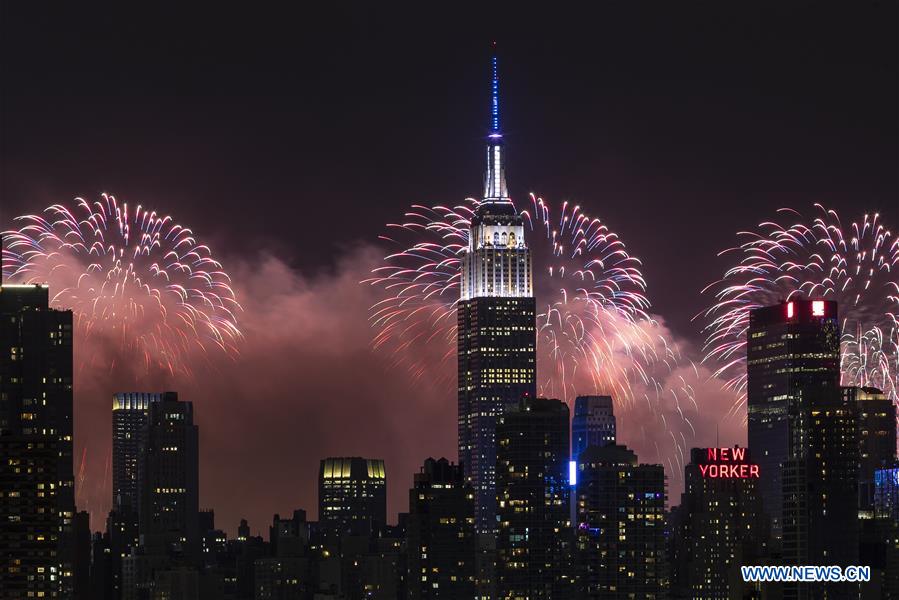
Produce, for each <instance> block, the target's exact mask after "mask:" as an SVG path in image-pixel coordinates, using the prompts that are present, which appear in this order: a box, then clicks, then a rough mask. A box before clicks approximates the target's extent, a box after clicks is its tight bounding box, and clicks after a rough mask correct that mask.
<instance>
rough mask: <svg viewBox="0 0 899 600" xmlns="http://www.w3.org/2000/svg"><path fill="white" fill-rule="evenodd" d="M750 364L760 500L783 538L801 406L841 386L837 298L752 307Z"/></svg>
mask: <svg viewBox="0 0 899 600" xmlns="http://www.w3.org/2000/svg"><path fill="white" fill-rule="evenodd" d="M746 365H747V402H748V407H749V415H748V421H749V448H750V449H751V450H752V455H753V459H754V460H755V461H756V462H757V463H758V464H759V467H760V469H761V471H762V472H763V473H765V474H766V475H765V476H764V477H763V478H762V479H761V481H760V491H761V496H762V504H763V507H764V510H765V513H766V514H767V515H768V516H769V517H770V518H771V522H772V523H771V527H772V530H771V531H772V535H773V536H774V537H775V538H777V539H780V537H781V536H782V525H783V501H784V494H783V468H784V464H785V463H786V462H787V460H788V459H789V458H790V444H791V440H793V441H795V442H796V443H797V444H798V443H800V440H801V439H802V429H801V427H802V421H801V419H800V416H801V414H802V410H803V409H804V408H805V407H806V406H807V404H808V402H809V401H810V399H812V398H814V397H816V396H819V395H821V394H824V393H826V394H830V393H832V392H831V391H830V390H833V389H834V388H835V387H836V386H838V385H839V375H840V371H839V366H840V327H839V322H838V320H837V304H836V302H833V301H826V300H798V299H796V300H790V301H788V302H784V303H781V304H777V305H774V306H767V307H763V308H758V309H755V310H752V311H751V312H750V315H749V329H748V331H747V340H746ZM791 430H793V431H792V433H794V434H795V435H792V436H791Z"/></svg>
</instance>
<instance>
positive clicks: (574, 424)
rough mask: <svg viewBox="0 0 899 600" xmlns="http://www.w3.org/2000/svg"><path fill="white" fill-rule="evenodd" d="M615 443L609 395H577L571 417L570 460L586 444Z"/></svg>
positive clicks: (585, 446)
mask: <svg viewBox="0 0 899 600" xmlns="http://www.w3.org/2000/svg"><path fill="white" fill-rule="evenodd" d="M614 443H615V413H614V411H613V408H612V397H611V396H578V397H577V398H576V399H575V401H574V417H572V419H571V460H573V461H577V457H578V455H580V453H581V452H583V451H584V450H586V449H587V447H588V446H607V445H609V444H614Z"/></svg>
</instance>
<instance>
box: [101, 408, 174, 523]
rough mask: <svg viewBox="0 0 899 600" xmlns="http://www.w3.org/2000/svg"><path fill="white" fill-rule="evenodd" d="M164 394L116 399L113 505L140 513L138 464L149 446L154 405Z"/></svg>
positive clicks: (113, 448) (113, 413) (113, 418)
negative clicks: (148, 438)
mask: <svg viewBox="0 0 899 600" xmlns="http://www.w3.org/2000/svg"><path fill="white" fill-rule="evenodd" d="M162 398H163V395H162V394H153V393H145V392H131V393H119V394H115V395H114V396H113V397H112V505H113V507H114V508H120V507H128V508H130V509H133V510H135V511H136V510H137V505H138V490H139V482H138V472H137V469H138V461H139V459H140V453H141V450H142V449H143V448H144V446H145V445H146V443H147V431H148V425H149V420H148V419H149V414H150V404H151V403H153V402H159V401H160V400H162Z"/></svg>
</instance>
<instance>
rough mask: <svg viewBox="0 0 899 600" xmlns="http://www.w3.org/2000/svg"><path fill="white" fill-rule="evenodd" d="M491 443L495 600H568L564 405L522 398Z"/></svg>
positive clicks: (504, 417) (508, 412)
mask: <svg viewBox="0 0 899 600" xmlns="http://www.w3.org/2000/svg"><path fill="white" fill-rule="evenodd" d="M496 437H497V461H496V465H497V467H496V469H497V486H496V493H497V521H498V534H497V542H496V557H497V561H496V589H497V597H498V598H501V599H510V600H511V599H516V598H530V599H536V598H547V599H550V598H556V599H562V598H570V597H572V595H573V592H574V588H573V585H572V580H571V569H570V561H569V560H566V557H568V558H569V559H570V556H571V554H570V553H571V549H572V539H573V536H572V532H571V523H570V521H569V493H570V489H569V485H568V457H569V412H568V405H566V404H565V403H564V402H561V401H559V400H548V399H545V398H525V399H523V400H521V401H520V402H519V404H518V406H517V407H516V408H513V409H507V410H506V411H505V413H504V414H503V415H502V416H501V417H500V418H499V422H498V424H497V428H496Z"/></svg>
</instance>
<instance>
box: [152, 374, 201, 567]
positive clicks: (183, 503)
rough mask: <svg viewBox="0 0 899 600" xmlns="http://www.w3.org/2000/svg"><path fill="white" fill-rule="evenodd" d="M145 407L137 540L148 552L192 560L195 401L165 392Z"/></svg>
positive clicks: (195, 541)
mask: <svg viewBox="0 0 899 600" xmlns="http://www.w3.org/2000/svg"><path fill="white" fill-rule="evenodd" d="M148 408H149V410H148V416H147V419H148V422H147V440H146V444H145V445H144V447H143V450H142V452H141V455H140V461H139V467H138V471H139V473H138V479H139V481H140V486H141V489H140V494H139V497H140V501H139V506H138V512H139V517H140V536H141V544H142V545H143V546H145V548H146V550H147V552H148V553H150V554H158V553H161V554H163V555H165V556H166V557H169V558H175V559H179V560H180V561H181V563H182V564H196V563H197V561H198V559H199V553H200V540H199V529H200V528H199V516H200V496H199V491H200V490H199V485H200V484H199V480H200V478H199V467H200V464H199V430H198V428H197V426H196V425H195V424H194V417H193V415H194V412H193V403H191V402H185V401H181V400H179V399H178V394H176V393H175V392H165V393H164V394H163V395H162V398H161V399H160V400H159V401H157V402H151V403H150V404H149V406H148Z"/></svg>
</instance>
